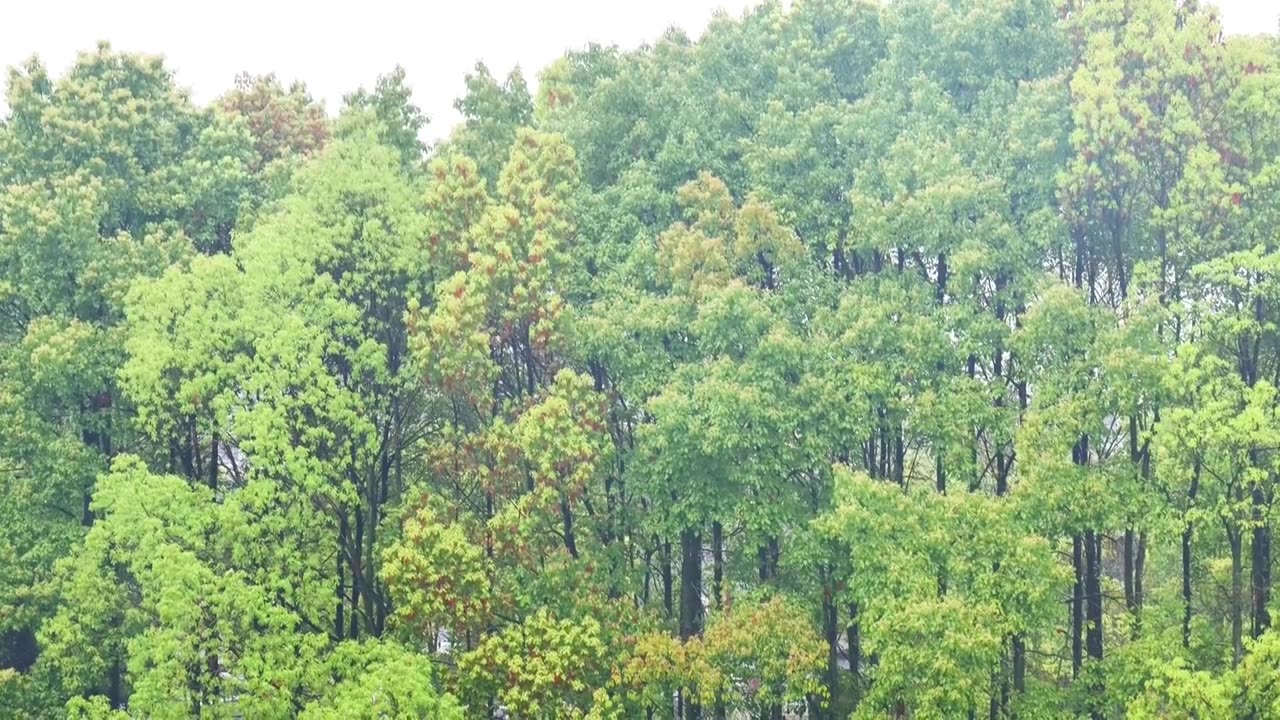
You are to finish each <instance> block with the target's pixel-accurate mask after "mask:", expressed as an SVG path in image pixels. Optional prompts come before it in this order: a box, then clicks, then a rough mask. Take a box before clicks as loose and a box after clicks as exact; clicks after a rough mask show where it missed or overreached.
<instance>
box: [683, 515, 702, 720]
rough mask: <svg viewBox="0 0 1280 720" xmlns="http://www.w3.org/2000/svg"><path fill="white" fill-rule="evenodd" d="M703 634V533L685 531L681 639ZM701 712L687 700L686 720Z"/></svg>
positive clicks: (698, 715)
mask: <svg viewBox="0 0 1280 720" xmlns="http://www.w3.org/2000/svg"><path fill="white" fill-rule="evenodd" d="M701 634H702V533H700V532H698V530H696V529H694V528H685V529H684V530H683V531H681V533H680V638H681V639H682V640H688V639H689V638H692V637H696V636H698V635H701ZM701 717H702V708H701V707H700V706H699V705H698V703H697V701H695V700H694V699H693V698H691V697H690V698H684V718H685V720H698V719H699V718H701Z"/></svg>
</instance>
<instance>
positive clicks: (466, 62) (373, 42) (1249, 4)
mask: <svg viewBox="0 0 1280 720" xmlns="http://www.w3.org/2000/svg"><path fill="white" fill-rule="evenodd" d="M753 4H755V3H754V2H753V1H752V0H625V1H622V2H619V1H617V0H528V1H526V2H520V1H519V0H455V1H452V2H449V1H440V0H436V1H434V2H433V1H430V0H422V1H420V2H408V1H405V0H400V1H396V0H311V1H310V2H282V1H280V0H256V1H255V0H222V1H221V2H212V1H210V0H203V1H199V2H196V1H192V0H187V1H186V2H183V1H180V0H43V1H40V0H22V1H20V2H14V3H12V6H11V7H8V8H6V12H5V19H4V21H3V22H0V65H3V66H5V67H8V66H12V65H15V64H18V63H20V62H22V61H23V60H25V59H26V58H28V57H30V56H31V55H32V54H33V53H35V54H38V55H39V56H40V57H41V59H42V60H44V62H45V63H46V64H47V65H48V66H49V67H50V68H51V69H52V70H53V71H54V72H55V73H61V72H62V71H63V70H64V69H65V68H66V67H67V66H69V65H70V64H71V62H72V61H73V60H74V58H75V55H76V52H77V51H80V50H88V49H92V48H93V47H94V46H95V45H96V44H97V42H98V41H99V40H107V41H110V42H111V44H112V45H113V46H114V47H116V48H117V49H120V50H129V51H135V52H146V53H158V54H162V55H164V56H165V57H166V58H167V60H168V63H169V66H170V67H171V68H173V69H174V70H175V71H176V74H177V79H178V83H179V84H181V85H183V86H185V87H187V88H190V89H191V91H192V94H193V96H194V98H195V99H196V101H197V102H207V101H209V100H211V99H213V98H214V97H216V96H218V95H219V94H221V93H222V92H223V91H224V90H226V89H227V88H229V87H230V86H231V84H232V81H233V79H234V77H235V75H236V73H238V72H240V71H242V70H247V71H249V72H251V73H254V74H261V73H267V72H274V73H276V75H278V76H279V77H280V78H281V79H282V80H284V81H286V82H288V81H292V80H302V81H304V82H306V84H307V87H308V88H309V89H310V91H311V93H312V95H314V96H315V97H317V98H320V99H322V100H324V101H325V104H326V106H327V107H328V108H329V110H330V111H331V112H334V111H336V110H337V108H338V107H339V105H340V103H341V98H342V95H343V94H344V93H347V92H350V91H351V90H354V89H355V88H357V87H360V86H362V85H371V84H372V83H373V81H374V79H375V78H376V77H377V76H378V75H379V74H380V73H383V72H386V71H387V70H390V69H391V68H392V67H394V66H395V65H396V64H397V63H398V64H400V65H403V66H404V67H405V69H406V71H407V73H408V79H409V82H410V84H411V85H412V87H413V91H414V98H415V100H416V101H417V103H418V105H420V106H421V107H422V108H423V109H424V110H425V111H426V112H427V114H428V115H429V116H430V117H431V120H432V125H431V127H430V128H428V131H427V134H428V135H429V137H431V138H433V139H434V138H438V137H441V136H444V135H446V134H447V133H448V130H449V127H450V126H452V125H453V123H454V122H455V121H456V120H457V114H456V113H455V112H454V110H453V107H452V103H453V99H454V98H455V97H457V96H458V95H460V94H461V93H462V91H463V75H464V74H465V73H466V72H467V71H469V70H470V69H471V68H472V66H473V65H474V64H475V62H476V60H483V61H485V63H486V64H488V66H489V68H490V70H491V71H493V73H494V75H497V76H499V77H501V76H504V75H505V74H506V73H507V71H509V70H510V69H511V68H512V67H514V66H516V65H519V66H520V67H521V68H522V69H523V70H524V72H525V76H526V77H527V78H528V79H529V81H530V82H531V83H532V82H533V81H534V80H535V78H536V75H537V72H538V71H539V70H541V69H542V68H543V67H544V66H545V65H547V64H548V63H549V62H551V61H552V60H554V59H555V58H557V57H559V56H560V55H561V54H562V53H563V52H564V51H565V50H568V49H572V48H580V47H583V46H585V45H586V44H587V43H588V42H599V43H602V44H617V45H620V46H622V47H624V48H632V47H635V46H637V45H639V44H641V43H644V42H648V41H652V40H654V39H655V38H657V37H658V36H659V35H661V34H662V32H663V31H664V30H665V29H666V28H668V27H672V26H677V27H681V28H683V29H685V30H686V31H687V32H689V33H690V34H691V35H693V36H697V35H698V34H699V33H701V32H702V30H703V29H704V28H705V27H706V24H707V21H708V20H709V19H710V17H711V15H712V13H713V12H714V11H716V10H717V9H721V10H724V11H726V12H729V13H730V14H733V15H738V14H740V13H741V12H742V11H743V9H744V8H746V7H748V6H751V5H753ZM1216 4H1217V5H1218V7H1219V8H1221V10H1222V17H1223V22H1224V24H1225V26H1226V30H1227V32H1229V33H1256V32H1272V33H1274V32H1276V29H1277V18H1278V16H1280V0H1218V2H1217V3H1216Z"/></svg>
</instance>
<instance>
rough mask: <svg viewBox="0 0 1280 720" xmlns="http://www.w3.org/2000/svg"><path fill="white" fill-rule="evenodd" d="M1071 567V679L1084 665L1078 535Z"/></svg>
mask: <svg viewBox="0 0 1280 720" xmlns="http://www.w3.org/2000/svg"><path fill="white" fill-rule="evenodd" d="M1071 567H1072V568H1073V569H1074V570H1075V575H1076V579H1075V583H1074V584H1073V585H1072V586H1071V677H1072V679H1076V678H1079V677H1080V667H1081V666H1082V665H1083V664H1084V651H1083V649H1084V643H1083V638H1084V541H1083V540H1082V539H1081V537H1080V535H1079V533H1077V534H1076V535H1074V536H1072V538H1071Z"/></svg>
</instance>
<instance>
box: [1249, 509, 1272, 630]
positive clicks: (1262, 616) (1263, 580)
mask: <svg viewBox="0 0 1280 720" xmlns="http://www.w3.org/2000/svg"><path fill="white" fill-rule="evenodd" d="M1252 499H1253V522H1254V527H1253V547H1252V551H1253V578H1252V579H1253V637H1255V638H1256V637H1258V636H1259V635H1261V634H1262V633H1264V632H1266V631H1267V628H1269V627H1271V613H1270V611H1269V610H1268V609H1267V606H1268V605H1269V604H1270V603H1271V527H1270V526H1269V525H1268V524H1267V518H1266V510H1267V497H1266V492H1265V491H1264V489H1263V488H1262V486H1261V485H1255V486H1254V488H1253V498H1252Z"/></svg>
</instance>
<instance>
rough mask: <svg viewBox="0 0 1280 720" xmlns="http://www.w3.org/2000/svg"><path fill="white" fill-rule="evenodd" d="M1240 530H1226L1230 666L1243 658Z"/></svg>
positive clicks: (1242, 591) (1242, 583)
mask: <svg viewBox="0 0 1280 720" xmlns="http://www.w3.org/2000/svg"><path fill="white" fill-rule="evenodd" d="M1241 535H1242V534H1241V531H1240V530H1239V529H1234V530H1231V531H1228V533H1227V539H1228V541H1229V542H1230V543H1231V650H1232V653H1231V666H1232V667H1235V666H1237V665H1239V664H1240V661H1241V660H1242V659H1244V578H1243V570H1242V567H1241V565H1242V563H1243V559H1242V558H1241V553H1242V548H1241V547H1240V545H1241V542H1242V537H1241Z"/></svg>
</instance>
